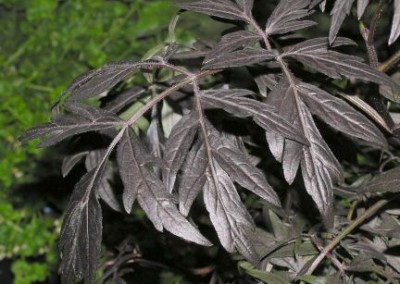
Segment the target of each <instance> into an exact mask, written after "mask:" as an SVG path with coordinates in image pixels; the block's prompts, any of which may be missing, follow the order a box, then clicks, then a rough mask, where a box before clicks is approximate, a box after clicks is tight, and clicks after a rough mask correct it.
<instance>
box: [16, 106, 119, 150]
mask: <svg viewBox="0 0 400 284" xmlns="http://www.w3.org/2000/svg"><path fill="white" fill-rule="evenodd" d="M68 107H69V108H68V109H69V110H71V111H74V112H78V114H66V115H58V116H56V117H54V118H53V119H52V122H50V123H45V124H41V125H38V126H36V127H34V128H31V129H29V130H28V131H26V132H25V134H23V135H22V136H21V138H20V139H21V140H23V141H26V140H31V139H35V138H39V137H42V136H44V135H46V137H45V138H43V139H42V142H41V143H40V144H39V146H40V147H48V146H52V145H54V144H57V143H58V142H60V141H62V140H64V139H66V138H68V137H71V136H74V135H77V134H81V133H85V132H89V131H99V130H105V129H112V128H115V127H117V126H118V125H121V123H122V120H121V119H119V118H118V117H117V116H115V115H114V114H112V113H109V112H107V111H104V110H100V109H96V108H94V107H89V106H83V105H69V106H68Z"/></svg>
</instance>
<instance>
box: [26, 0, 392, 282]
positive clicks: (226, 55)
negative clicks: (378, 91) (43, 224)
mask: <svg viewBox="0 0 400 284" xmlns="http://www.w3.org/2000/svg"><path fill="white" fill-rule="evenodd" d="M352 2H353V1H350V0H346V1H337V2H336V4H335V7H334V9H333V10H332V14H333V21H334V24H333V28H332V30H331V34H330V36H329V38H314V39H310V40H302V41H297V42H296V43H291V44H287V45H284V46H282V45H280V44H279V43H280V42H281V40H280V39H281V37H282V38H283V37H285V36H286V35H287V34H288V33H293V32H295V31H298V30H300V29H305V28H308V27H310V26H312V25H314V24H315V22H313V21H311V20H309V19H308V16H310V15H311V14H312V13H314V12H315V10H314V7H315V6H316V4H318V3H319V1H311V0H290V1H289V0H281V1H280V3H279V4H278V5H277V7H276V8H275V10H274V11H273V12H272V14H271V16H270V17H269V19H268V20H267V21H266V23H265V25H263V26H261V25H259V24H258V23H257V21H256V19H255V18H254V17H253V15H252V8H253V1H240V0H236V1H230V0H203V1H183V2H181V3H180V4H179V7H180V8H181V9H184V10H189V11H193V12H198V13H203V14H206V15H209V16H213V17H216V18H217V19H223V20H228V21H230V22H232V23H234V24H235V25H237V29H235V30H232V29H230V30H228V31H227V32H226V33H225V35H224V36H223V37H222V38H221V39H220V41H219V42H217V43H216V44H215V45H213V46H211V47H209V48H206V49H204V50H202V51H201V52H195V53H194V55H190V53H187V52H183V53H179V52H177V53H175V51H176V49H174V50H172V51H171V50H168V52H167V53H166V54H165V55H159V56H155V57H154V58H152V59H149V60H146V61H142V62H121V63H113V64H109V65H106V66H104V67H102V68H100V69H98V70H94V71H90V72H88V73H86V74H83V75H82V76H80V77H79V78H77V79H76V80H75V81H74V82H73V83H72V84H71V85H70V86H69V87H68V88H67V90H66V92H65V93H64V95H63V96H62V100H65V101H64V102H63V103H62V105H63V107H64V113H63V114H57V115H55V116H54V117H53V119H52V121H51V122H50V123H46V124H43V125H39V126H37V127H35V128H33V129H31V130H29V131H27V132H26V133H25V135H24V136H23V139H34V138H38V137H42V143H41V146H51V145H54V144H55V143H58V142H60V141H62V140H65V139H73V138H71V137H72V136H76V135H82V134H84V133H86V132H93V131H95V132H99V133H100V134H101V135H102V136H104V137H105V139H106V140H107V141H109V146H108V147H106V148H105V149H100V150H99V149H93V150H84V151H81V152H78V153H76V154H73V155H71V156H68V157H67V158H66V159H65V161H64V164H63V174H64V175H66V174H68V172H69V171H70V170H71V169H72V168H73V167H74V166H75V165H76V164H77V163H78V162H79V161H80V160H81V159H83V158H85V161H86V162H85V163H86V168H87V170H88V173H87V174H85V175H84V176H83V177H82V178H81V180H80V181H79V183H78V184H77V185H76V187H75V189H74V192H73V194H72V197H71V200H70V203H69V205H68V208H67V211H66V215H65V219H64V224H63V227H62V230H61V236H60V248H61V252H62V262H61V273H62V275H63V282H64V283H74V282H75V281H78V280H82V279H83V280H84V281H85V283H91V282H93V281H94V278H95V270H96V261H97V258H98V256H99V253H100V244H101V231H102V230H101V207H100V205H99V201H98V199H103V200H104V201H105V203H106V204H108V205H109V206H110V207H112V208H113V209H115V210H118V211H122V210H124V211H126V213H127V214H130V213H131V211H132V208H133V206H135V205H134V204H135V202H136V201H137V204H138V205H139V206H140V207H141V208H142V209H143V211H144V212H145V213H146V215H147V217H148V218H149V219H150V220H151V222H152V223H153V225H154V227H155V228H156V229H157V230H159V231H163V230H164V229H165V230H167V231H169V232H171V233H172V234H174V235H176V236H178V237H180V238H182V239H185V240H187V241H190V242H194V243H196V244H200V245H204V246H210V245H211V243H210V242H209V240H207V239H206V238H205V237H204V236H203V235H202V233H201V232H200V231H199V230H198V228H197V227H196V225H195V224H194V223H193V222H189V221H188V219H187V218H186V217H187V216H188V215H189V214H190V209H191V207H192V205H193V202H195V200H198V199H199V197H200V196H201V198H202V200H203V203H204V205H205V208H206V210H207V211H208V213H209V219H210V221H211V223H212V225H213V227H214V228H215V232H216V234H217V236H218V238H219V241H220V243H221V245H222V246H223V247H224V248H225V249H226V250H227V251H228V252H231V253H234V252H235V251H237V252H239V253H240V254H241V255H242V256H243V257H245V258H246V259H248V260H250V261H251V262H253V263H257V262H258V261H259V260H260V255H259V254H258V252H257V250H256V248H255V244H254V241H253V240H254V235H255V234H256V232H257V230H256V225H255V223H254V221H253V219H252V216H251V215H250V214H249V212H248V210H247V209H246V206H245V205H244V204H243V202H242V201H241V197H240V194H239V193H240V192H241V191H242V189H245V190H247V191H249V192H252V193H253V194H255V195H257V196H259V197H260V198H261V199H262V200H263V201H264V202H266V203H267V204H269V206H270V208H274V209H275V210H276V211H277V212H281V211H282V210H283V208H282V206H281V201H280V198H279V196H278V194H277V193H276V191H275V190H274V189H273V188H272V186H271V185H270V184H269V182H268V179H267V175H268V172H267V173H266V172H265V171H264V170H263V169H262V168H260V167H258V165H257V163H254V160H253V159H252V157H251V155H250V153H249V151H248V148H249V146H250V145H251V144H252V143H256V144H257V143H261V142H259V141H258V142H257V139H256V140H254V139H253V138H254V137H252V135H250V134H249V135H241V134H238V133H237V132H235V131H234V130H233V131H232V130H229V129H228V128H227V127H226V125H227V123H228V124H229V123H230V124H232V122H234V123H237V124H238V125H243V127H244V129H249V128H255V129H256V130H257V131H258V132H257V133H260V132H261V133H263V135H264V136H265V140H266V144H264V147H265V146H266V145H268V148H269V150H270V151H271V153H272V154H273V156H274V157H275V159H276V160H277V161H279V162H280V163H282V168H283V172H284V178H285V179H286V181H287V183H288V184H291V183H293V182H294V180H295V178H296V176H297V174H298V172H300V173H301V177H302V180H303V183H304V187H305V189H306V192H307V193H308V194H309V195H310V196H311V198H312V200H313V201H314V203H315V204H316V207H317V208H318V210H319V212H320V214H321V216H322V219H323V221H324V223H325V225H326V226H327V227H332V225H333V204H334V190H333V188H334V186H335V185H337V184H339V183H341V182H342V181H343V169H342V166H341V164H340V163H339V162H338V160H337V159H336V157H335V155H334V154H333V152H332V151H331V149H330V147H329V146H328V144H327V143H326V141H325V140H324V138H323V135H322V134H321V133H320V130H319V128H318V124H317V123H316V117H317V118H318V119H319V120H320V121H322V122H324V123H326V124H328V125H329V126H331V127H332V128H333V129H334V130H335V131H339V132H342V133H344V134H345V135H348V136H349V137H353V138H356V139H357V140H363V141H364V142H365V143H367V144H369V145H372V146H374V147H376V148H386V147H387V141H386V139H385V137H384V135H383V134H382V133H381V132H380V130H379V129H378V128H377V127H376V126H375V125H374V124H373V123H372V122H371V121H370V120H369V119H368V118H366V117H365V116H364V115H363V114H362V113H361V112H359V111H358V110H356V109H355V108H353V107H352V106H350V105H349V104H348V103H346V102H345V101H344V100H342V99H340V98H338V97H336V96H334V95H333V94H332V93H330V91H332V92H334V89H333V88H331V87H330V88H324V86H320V85H314V84H312V83H309V82H307V81H306V80H304V79H305V78H304V77H302V75H301V74H300V75H299V74H298V72H296V68H298V66H299V65H300V64H303V65H305V66H307V68H308V70H314V71H315V72H319V73H322V74H324V75H326V76H327V77H330V78H332V79H340V78H343V77H345V78H352V79H362V80H367V81H370V82H373V83H376V84H379V85H383V86H386V87H388V88H392V89H396V88H398V87H399V86H398V85H396V83H394V82H393V81H392V80H391V78H390V77H388V76H387V75H385V74H384V73H381V72H379V71H377V70H376V69H374V68H372V67H370V66H369V65H366V64H365V63H363V62H362V59H361V58H358V57H355V56H351V55H348V54H344V53H341V52H339V51H337V49H336V48H337V47H340V46H344V45H349V44H353V42H352V41H351V40H349V39H346V38H340V37H339V38H336V40H335V41H333V39H334V38H335V37H336V34H337V31H338V29H339V26H340V23H341V22H342V21H343V18H344V16H345V14H346V13H348V11H349V9H350V7H351V5H352ZM358 2H359V5H362V6H361V8H360V9H361V10H364V8H365V6H366V5H367V4H368V1H358ZM397 2H398V1H396V2H395V5H397V4H398V3H397ZM397 6H398V5H397ZM397 6H396V7H397ZM360 13H361V12H360ZM361 14H362V13H361ZM396 37H397V35H396V32H395V35H393V36H392V39H393V40H394V39H395V38H396ZM393 40H392V41H393ZM329 43H331V45H329ZM188 57H200V58H201V59H202V62H203V63H202V64H201V65H198V66H193V64H190V65H185V62H186V61H185V60H184V58H188ZM182 58H183V59H182ZM235 70H244V71H245V72H247V73H248V74H251V78H252V79H251V81H252V82H251V84H250V86H248V87H247V86H241V87H238V86H237V85H235V82H233V81H229V79H228V78H229V77H226V75H227V74H228V73H229V72H234V71H235ZM139 74H144V75H145V76H144V77H140V75H139ZM136 75H137V76H138V77H140V78H139V79H138V80H136V81H135V80H134V81H133V82H141V83H138V85H133V83H132V81H129V80H128V79H130V78H132V77H134V76H136ZM145 79H147V83H146V84H145V83H143V82H145V81H146V80H145ZM121 82H125V83H123V84H122V87H124V86H125V90H124V91H123V92H120V93H118V94H117V95H115V93H116V92H115V90H119V89H121V88H122V87H121V84H120V83H121ZM132 85H133V86H132ZM110 90H114V91H113V92H110ZM104 94H108V96H106V97H104ZM99 95H101V98H99ZM95 97H97V98H99V102H100V104H99V105H100V106H99V107H94V106H90V105H89V104H87V103H86V102H87V100H88V99H93V98H95ZM167 106H173V107H172V108H170V109H173V111H174V112H175V114H176V115H178V117H179V120H176V121H175V122H174V123H173V124H172V125H170V127H169V128H168V127H167V125H166V124H167V122H166V121H165V120H163V119H162V113H163V109H165V108H166V107H167ZM141 119H146V120H149V122H150V127H148V128H143V127H137V126H138V122H139V121H140V120H141ZM166 129H169V130H168V131H167V130H166ZM248 133H250V132H248ZM261 140H263V139H261ZM261 144H262V143H261ZM265 151H267V147H265ZM113 152H116V155H112V153H113ZM113 165H117V167H118V172H119V175H120V178H121V180H122V183H123V186H124V191H123V194H122V200H121V202H120V200H119V197H118V196H116V195H115V193H114V192H113V189H112V187H111V186H110V184H109V180H110V179H112V176H113V175H112V166H113ZM267 170H268V169H267Z"/></svg>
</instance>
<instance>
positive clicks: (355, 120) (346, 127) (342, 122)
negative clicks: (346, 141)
mask: <svg viewBox="0 0 400 284" xmlns="http://www.w3.org/2000/svg"><path fill="white" fill-rule="evenodd" d="M298 90H299V92H300V94H302V100H303V101H304V102H305V104H306V105H307V106H308V108H309V109H310V111H311V112H312V113H313V114H315V115H317V116H318V117H320V118H321V119H322V120H323V121H324V122H326V123H327V124H329V125H330V126H332V127H333V128H335V129H337V130H339V131H341V132H343V133H346V134H347V135H350V136H353V137H357V138H360V139H363V140H365V141H367V142H369V143H371V144H374V145H376V146H378V147H381V148H387V147H388V145H387V141H386V139H385V137H384V136H383V134H382V133H381V132H380V130H379V129H378V128H377V127H376V126H375V125H374V124H373V123H372V122H371V121H369V120H368V119H367V118H366V117H365V116H364V115H362V114H361V113H360V112H358V111H356V110H355V109H353V108H352V107H351V106H350V105H348V104H347V103H346V102H344V101H343V100H340V99H338V98H336V97H334V96H332V95H330V94H329V93H327V92H325V91H323V90H321V89H319V88H318V87H316V86H314V85H310V84H307V83H300V84H299V85H298Z"/></svg>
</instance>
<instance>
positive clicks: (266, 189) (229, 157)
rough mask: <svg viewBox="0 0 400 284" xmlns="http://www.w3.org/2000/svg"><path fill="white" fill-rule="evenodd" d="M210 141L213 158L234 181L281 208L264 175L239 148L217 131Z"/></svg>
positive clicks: (211, 133) (211, 132)
mask: <svg viewBox="0 0 400 284" xmlns="http://www.w3.org/2000/svg"><path fill="white" fill-rule="evenodd" d="M209 128H210V127H209ZM208 139H209V141H210V146H211V148H212V150H213V151H212V152H213V157H214V158H215V160H216V161H217V162H218V164H219V165H220V166H221V168H222V169H223V170H224V171H225V172H226V173H227V174H228V175H229V177H230V178H231V179H232V180H234V181H235V182H237V183H238V184H240V185H241V186H243V187H244V188H246V189H248V190H250V191H251V192H253V193H255V194H257V195H258V196H260V197H261V198H263V199H264V200H265V201H267V202H269V203H271V204H273V205H275V206H278V207H281V204H280V201H279V198H278V196H277V195H276V193H275V191H274V190H273V189H272V187H271V186H270V185H269V183H268V181H267V180H266V178H265V176H264V175H263V173H262V172H261V171H260V170H259V169H257V168H256V167H255V166H253V164H252V163H251V161H250V160H249V159H248V158H247V156H246V155H245V154H244V153H243V152H242V151H240V150H239V148H237V147H236V146H235V145H233V144H232V143H230V142H229V141H228V140H227V139H226V138H224V137H222V136H221V135H219V134H218V132H217V131H216V130H215V131H210V133H209V136H208Z"/></svg>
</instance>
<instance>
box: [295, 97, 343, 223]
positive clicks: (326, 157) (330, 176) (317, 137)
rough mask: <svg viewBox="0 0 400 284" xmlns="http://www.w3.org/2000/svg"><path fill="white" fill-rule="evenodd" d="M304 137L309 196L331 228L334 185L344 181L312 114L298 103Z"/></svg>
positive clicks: (304, 178) (304, 164)
mask: <svg viewBox="0 0 400 284" xmlns="http://www.w3.org/2000/svg"><path fill="white" fill-rule="evenodd" d="M299 110H300V116H301V117H302V120H303V123H304V125H303V127H304V131H305V132H306V137H307V138H308V140H309V141H310V143H311V146H310V147H306V146H303V156H302V159H301V170H302V174H303V180H304V185H305V187H306V190H307V192H308V194H310V195H311V197H312V199H313V200H314V202H315V203H316V205H317V207H318V209H319V211H320V212H321V214H322V217H323V218H324V221H325V224H326V225H327V226H328V227H331V226H332V225H333V185H334V184H336V183H338V182H341V181H342V180H343V172H342V168H341V165H340V164H339V162H338V161H337V160H336V158H335V156H334V155H333V153H332V151H331V150H330V149H329V147H328V145H327V144H326V143H325V141H324V139H323V138H322V136H321V134H320V133H319V131H318V129H317V127H316V125H315V123H314V121H313V119H312V116H311V113H310V112H309V110H308V109H307V107H306V106H305V105H304V104H303V103H302V102H299Z"/></svg>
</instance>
